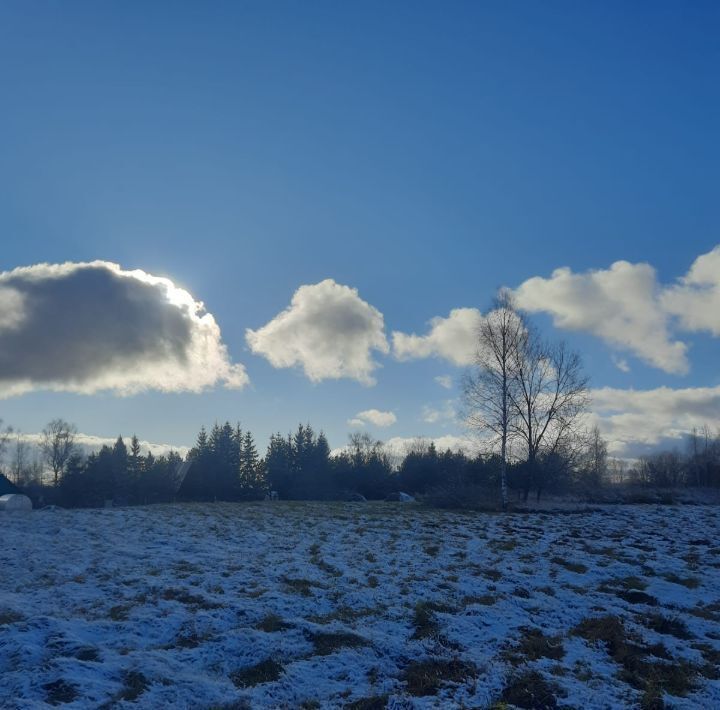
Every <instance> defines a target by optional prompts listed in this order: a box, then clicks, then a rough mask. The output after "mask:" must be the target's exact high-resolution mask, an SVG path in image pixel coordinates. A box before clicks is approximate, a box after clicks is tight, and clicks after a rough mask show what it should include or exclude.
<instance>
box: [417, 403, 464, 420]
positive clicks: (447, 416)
mask: <svg viewBox="0 0 720 710" xmlns="http://www.w3.org/2000/svg"><path fill="white" fill-rule="evenodd" d="M456 415H457V412H456V411H455V400H452V399H448V400H446V401H445V402H443V404H442V405H441V406H440V407H439V408H436V407H431V406H430V405H427V404H426V405H425V406H424V407H423V409H422V420H423V421H424V422H427V423H428V424H436V423H437V422H440V421H455V417H456Z"/></svg>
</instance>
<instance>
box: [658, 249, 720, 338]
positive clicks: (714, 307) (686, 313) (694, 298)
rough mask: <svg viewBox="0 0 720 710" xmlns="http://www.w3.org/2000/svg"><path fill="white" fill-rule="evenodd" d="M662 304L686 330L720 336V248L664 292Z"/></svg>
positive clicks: (706, 256)
mask: <svg viewBox="0 0 720 710" xmlns="http://www.w3.org/2000/svg"><path fill="white" fill-rule="evenodd" d="M661 302H662V305H663V307H664V308H665V310H666V311H667V312H668V313H671V314H672V315H674V316H676V317H677V318H678V321H679V324H680V327H681V328H683V329H684V330H687V331H707V332H709V333H712V334H713V335H715V336H720V246H716V247H715V248H714V249H713V250H712V251H710V252H708V253H707V254H703V255H701V256H699V257H698V258H697V259H696V260H695V262H694V263H693V265H692V266H691V267H690V271H688V273H687V275H686V276H685V277H684V278H682V279H680V281H679V283H678V284H676V285H674V286H671V287H670V288H668V289H666V290H665V291H664V293H663V294H662V298H661Z"/></svg>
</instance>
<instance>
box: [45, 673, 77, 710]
mask: <svg viewBox="0 0 720 710" xmlns="http://www.w3.org/2000/svg"><path fill="white" fill-rule="evenodd" d="M43 690H44V691H45V701H46V702H47V703H48V704H49V705H64V704H65V703H71V702H73V701H74V700H75V699H76V698H77V696H78V692H77V688H76V687H75V686H74V685H73V684H72V683H68V682H67V681H66V680H64V679H63V678H58V679H57V680H54V681H52V682H50V683H45V685H43Z"/></svg>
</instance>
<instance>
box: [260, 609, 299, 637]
mask: <svg viewBox="0 0 720 710" xmlns="http://www.w3.org/2000/svg"><path fill="white" fill-rule="evenodd" d="M255 628H256V629H259V630H260V631H265V632H266V633H268V634H272V633H275V632H276V631H285V630H287V629H291V628H292V624H288V623H287V622H285V621H283V619H282V617H280V616H278V615H277V614H267V615H266V616H264V617H263V618H262V619H261V620H260V621H259V622H258V625H257V626H256V627H255Z"/></svg>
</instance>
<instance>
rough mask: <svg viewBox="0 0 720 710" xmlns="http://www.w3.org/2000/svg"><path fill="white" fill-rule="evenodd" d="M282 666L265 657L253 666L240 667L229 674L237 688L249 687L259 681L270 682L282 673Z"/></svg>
mask: <svg viewBox="0 0 720 710" xmlns="http://www.w3.org/2000/svg"><path fill="white" fill-rule="evenodd" d="M283 671H284V668H283V667H282V666H281V665H280V664H279V663H278V662H277V661H274V660H273V659H272V658H267V659H265V660H264V661H260V663H256V664H255V665H254V666H248V667H247V668H241V669H240V670H239V671H235V673H233V674H232V675H231V676H230V680H232V682H233V683H234V684H235V685H236V686H237V687H238V688H250V687H252V686H254V685H260V684H261V683H270V682H272V681H275V680H277V679H278V678H280V676H281V675H282V674H283Z"/></svg>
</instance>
